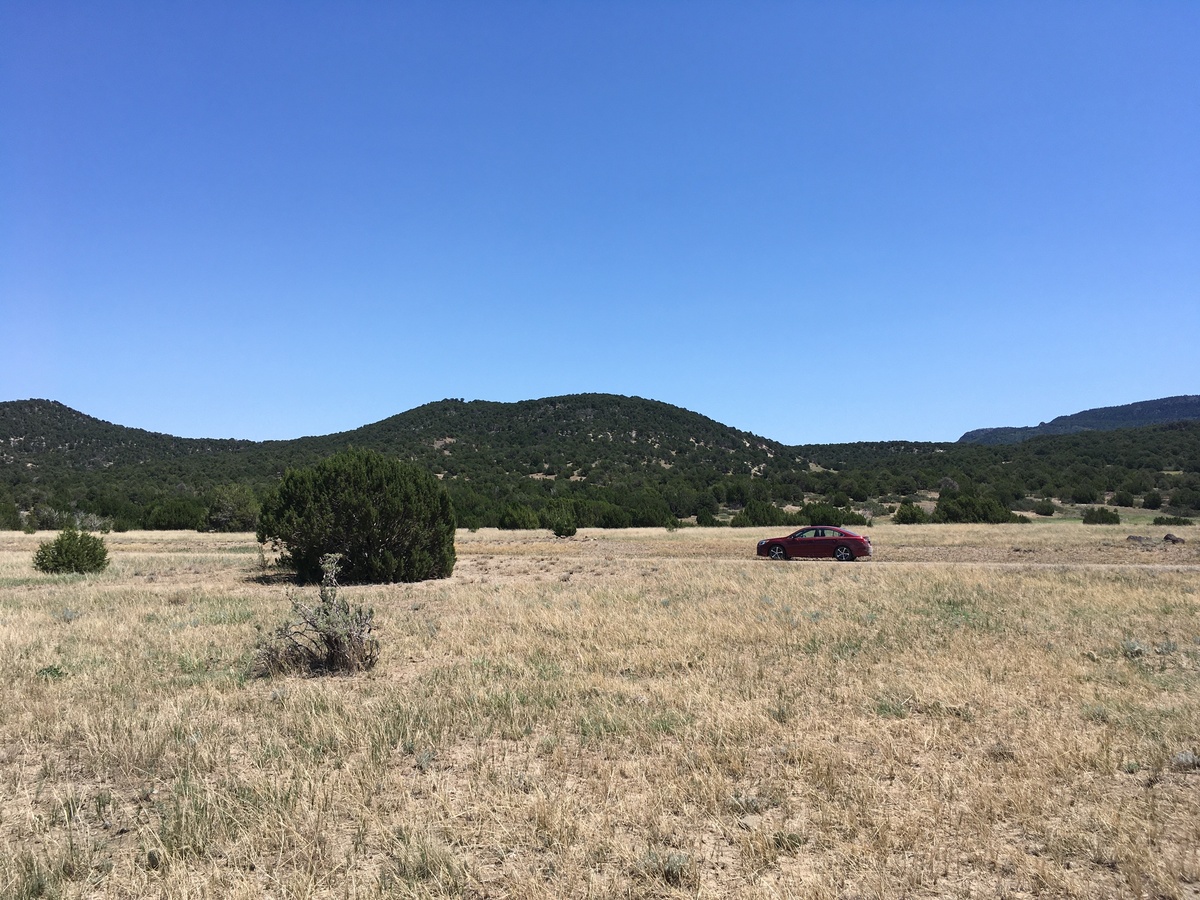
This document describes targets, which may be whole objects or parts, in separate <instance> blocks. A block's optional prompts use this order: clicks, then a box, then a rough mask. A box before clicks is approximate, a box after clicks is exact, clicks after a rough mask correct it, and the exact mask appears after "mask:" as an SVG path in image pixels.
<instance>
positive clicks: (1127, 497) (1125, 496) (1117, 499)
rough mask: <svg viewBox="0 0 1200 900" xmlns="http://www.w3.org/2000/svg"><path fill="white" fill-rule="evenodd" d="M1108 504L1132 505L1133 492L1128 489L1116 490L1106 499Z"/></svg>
mask: <svg viewBox="0 0 1200 900" xmlns="http://www.w3.org/2000/svg"><path fill="white" fill-rule="evenodd" d="M1108 505H1109V506H1133V494H1131V493H1129V491H1117V492H1116V493H1115V494H1113V495H1112V497H1110V498H1109V500H1108Z"/></svg>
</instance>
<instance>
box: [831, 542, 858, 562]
mask: <svg viewBox="0 0 1200 900" xmlns="http://www.w3.org/2000/svg"><path fill="white" fill-rule="evenodd" d="M833 558H834V559H836V560H837V561H838V562H854V551H853V550H851V549H850V548H849V547H847V546H846V545H845V544H838V545H837V547H835V548H834V550H833Z"/></svg>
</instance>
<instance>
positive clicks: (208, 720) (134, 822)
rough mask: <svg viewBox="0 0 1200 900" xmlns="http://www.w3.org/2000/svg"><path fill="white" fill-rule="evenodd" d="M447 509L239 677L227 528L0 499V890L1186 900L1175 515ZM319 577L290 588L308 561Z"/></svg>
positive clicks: (1198, 557)
mask: <svg viewBox="0 0 1200 900" xmlns="http://www.w3.org/2000/svg"><path fill="white" fill-rule="evenodd" d="M1166 530H1167V529H1162V528H1157V529H1155V528H1150V527H1147V526H1141V525H1139V526H1136V527H1131V526H1125V525H1122V526H1113V527H1085V526H1082V525H1080V524H1079V523H1078V522H1056V521H1045V522H1035V523H1033V524H1030V525H1024V526H978V527H977V526H936V525H931V526H911V527H897V526H890V525H880V526H876V527H875V528H873V529H870V530H869V531H868V533H869V534H870V535H871V537H872V540H873V541H874V543H875V547H876V557H875V559H874V560H871V561H860V562H857V563H853V564H839V563H834V562H832V561H828V562H827V561H796V562H787V563H772V562H768V561H766V560H759V559H756V558H755V557H754V555H753V548H754V543H755V541H756V540H757V539H758V538H761V537H766V536H768V535H769V533H773V530H768V531H763V530H759V529H747V530H731V529H706V530H701V529H681V530H679V531H675V532H666V531H650V530H646V531H641V530H631V531H621V532H603V531H588V532H580V534H579V535H577V536H576V537H575V538H572V539H569V540H556V539H554V538H553V537H551V536H549V534H548V533H545V532H537V533H532V532H523V533H511V532H495V531H492V532H486V531H480V532H478V533H467V532H460V533H459V536H458V565H457V568H456V570H455V574H454V577H453V578H451V579H448V580H445V581H440V582H429V583H424V584H417V585H395V586H388V587H353V588H343V589H342V594H341V595H342V596H343V597H345V598H347V599H349V600H350V601H351V602H352V603H360V604H364V605H369V606H373V607H374V608H375V610H376V621H377V628H376V633H377V635H378V637H379V639H380V641H381V643H382V655H381V659H380V662H379V665H378V666H377V667H376V668H375V669H373V670H372V671H371V672H369V673H367V674H365V675H360V676H356V677H352V678H350V677H327V678H302V677H276V678H271V679H252V678H248V677H247V675H246V672H247V668H248V662H249V661H250V659H251V656H252V653H253V648H254V646H255V641H256V639H257V636H258V629H259V628H262V629H264V630H266V629H270V628H271V627H273V626H275V625H277V624H278V623H280V622H281V621H283V620H284V619H285V618H286V617H287V615H288V612H289V609H290V607H289V600H288V596H287V591H288V588H287V586H286V585H285V584H284V583H283V582H282V581H280V580H279V579H278V577H272V576H271V575H270V573H268V576H267V577H262V576H263V570H262V567H261V561H260V555H259V549H258V546H257V545H256V544H255V543H254V540H253V538H252V537H251V536H249V535H233V536H230V535H203V534H192V533H129V534H113V535H108V536H107V542H108V546H109V554H110V557H111V559H112V565H111V566H110V567H109V569H108V571H106V572H105V573H103V574H102V575H99V576H91V577H81V576H44V575H39V574H37V573H36V572H35V571H34V570H33V568H32V566H31V559H32V556H33V552H34V550H35V548H36V546H37V543H38V541H40V540H46V539H48V538H49V537H51V535H46V534H40V535H37V536H28V535H23V534H16V533H11V534H9V533H0V692H2V694H0V896H3V897H5V898H25V897H111V898H142V897H162V898H179V900H183V898H213V900H219V898H260V897H273V898H308V897H313V898H326V897H328V898H340V897H354V898H358V897H362V898H368V897H468V898H472V897H497V898H498V897H516V898H523V897H546V898H549V897H594V898H618V897H622V898H624V897H708V898H716V897H747V898H776V897H779V898H782V897H797V898H826V897H828V898H834V897H842V898H875V897H956V898H959V897H961V898H967V897H971V898H991V897H997V898H1000V897H1012V898H1015V897H1032V896H1046V897H1097V898H1100V897H1105V898H1107V897H1169V898H1173V897H1183V898H1196V897H1200V767H1197V755H1200V534H1198V533H1197V532H1198V531H1200V529H1196V528H1183V529H1179V528H1175V529H1171V530H1173V531H1175V533H1177V534H1180V535H1182V536H1184V537H1186V538H1187V541H1188V542H1187V543H1186V544H1184V545H1178V546H1163V545H1161V544H1155V545H1153V546H1149V547H1145V548H1143V547H1139V546H1136V545H1133V544H1130V543H1128V542H1127V541H1125V536H1126V534H1128V533H1130V532H1131V531H1136V532H1141V533H1144V534H1149V535H1155V536H1157V537H1159V538H1161V536H1162V533H1163V532H1165V531H1166ZM305 590H306V591H307V592H310V593H313V594H315V589H311V588H309V589H305Z"/></svg>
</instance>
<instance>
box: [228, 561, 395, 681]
mask: <svg viewBox="0 0 1200 900" xmlns="http://www.w3.org/2000/svg"><path fill="white" fill-rule="evenodd" d="M338 562H339V557H338V555H337V554H336V553H330V554H327V555H326V556H324V557H322V558H321V570H322V578H321V591H320V595H319V599H318V602H317V603H315V604H314V605H312V606H308V605H307V604H305V603H302V602H301V601H299V600H296V599H293V600H292V612H293V613H294V614H295V617H296V618H295V620H294V621H291V622H286V623H284V624H283V625H280V626H279V627H278V628H276V629H275V630H274V631H273V632H271V634H270V635H269V636H268V637H267V639H266V640H265V641H263V642H262V643H260V644H259V647H258V652H257V654H256V655H255V660H254V666H253V670H252V674H254V675H258V676H264V675H280V674H286V673H288V672H306V673H308V674H312V675H322V674H335V673H336V674H353V673H355V672H362V671H365V670H367V669H370V668H372V667H373V666H374V665H375V663H376V662H377V661H378V660H379V641H377V640H376V639H375V636H374V635H373V634H372V633H371V630H372V627H373V626H374V622H375V610H373V609H363V608H362V607H361V606H354V607H352V606H350V604H349V603H347V602H346V601H345V600H341V599H339V598H338V595H337V594H338V583H337V573H338Z"/></svg>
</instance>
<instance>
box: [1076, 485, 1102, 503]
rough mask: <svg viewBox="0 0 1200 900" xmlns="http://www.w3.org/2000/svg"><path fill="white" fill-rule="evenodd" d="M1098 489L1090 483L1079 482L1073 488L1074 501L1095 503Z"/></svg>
mask: <svg viewBox="0 0 1200 900" xmlns="http://www.w3.org/2000/svg"><path fill="white" fill-rule="evenodd" d="M1096 493H1097V491H1096V489H1095V488H1094V487H1092V486H1091V485H1090V484H1077V485H1075V486H1074V487H1073V488H1071V502H1072V503H1095V502H1096Z"/></svg>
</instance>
